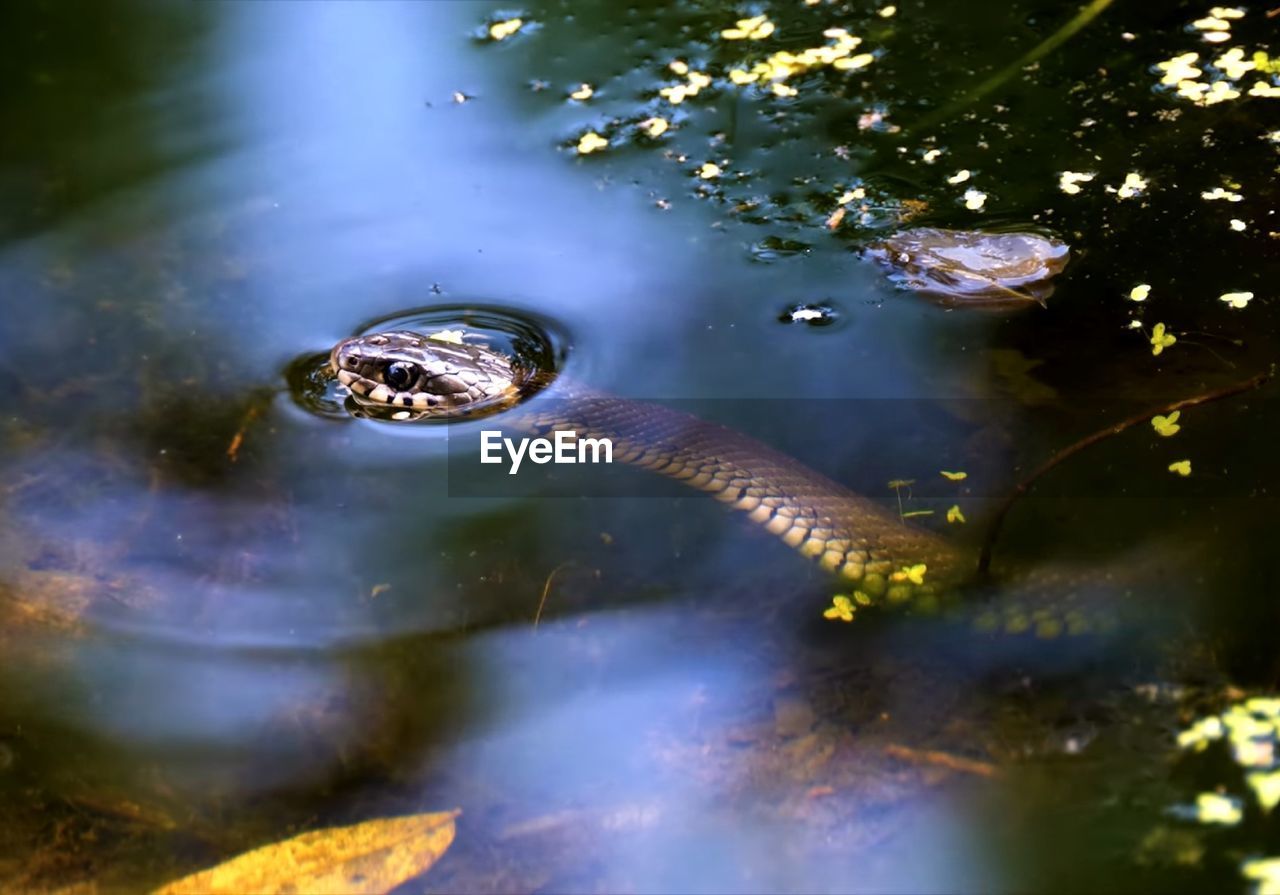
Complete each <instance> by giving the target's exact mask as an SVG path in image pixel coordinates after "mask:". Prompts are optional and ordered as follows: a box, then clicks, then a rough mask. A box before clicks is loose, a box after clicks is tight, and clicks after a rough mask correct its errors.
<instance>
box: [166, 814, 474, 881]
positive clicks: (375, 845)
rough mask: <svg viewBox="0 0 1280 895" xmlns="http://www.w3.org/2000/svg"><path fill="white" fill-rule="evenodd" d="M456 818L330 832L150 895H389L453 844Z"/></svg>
mask: <svg viewBox="0 0 1280 895" xmlns="http://www.w3.org/2000/svg"><path fill="white" fill-rule="evenodd" d="M458 814H459V812H458V811H441V812H437V813H434V814H415V815H411V816H409V817H387V818H379V819H377V820H370V821H365V822H364V823H360V824H355V825H354V826H350V827H328V828H327V829H323V830H313V831H311V832H310V833H303V834H302V835H300V836H295V837H293V838H292V839H286V840H284V841H283V842H275V843H272V844H271V845H264V846H262V847H261V848H257V849H254V850H253V851H250V852H246V853H245V854H242V855H240V856H238V857H235V858H232V859H231V860H229V861H226V862H224V863H222V864H219V865H218V866H217V867H212V868H210V869H209V870H204V871H201V872H200V873H194V874H192V875H191V876H185V877H183V878H182V879H180V880H177V881H176V882H172V883H169V884H168V885H167V886H163V887H161V888H159V889H157V890H156V891H155V892H154V893H153V895H195V893H201V895H222V893H228V895H230V893H241V892H256V893H264V895H274V893H286V892H344V893H346V892H350V893H366V892H367V893H376V892H387V891H389V890H391V889H394V888H395V887H397V886H399V885H400V884H401V883H403V882H405V881H406V880H409V879H412V878H413V877H415V876H420V875H421V874H423V873H425V872H426V871H427V869H428V868H430V867H431V865H432V864H434V863H435V862H436V861H437V860H439V858H440V856H441V855H443V854H444V853H445V850H446V849H448V848H449V845H450V844H451V843H452V842H453V836H454V832H455V826H454V818H455V817H457V816H458Z"/></svg>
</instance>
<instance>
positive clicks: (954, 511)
mask: <svg viewBox="0 0 1280 895" xmlns="http://www.w3.org/2000/svg"><path fill="white" fill-rule="evenodd" d="M947 521H948V522H959V523H961V524H963V523H964V521H965V518H964V513H962V512H960V505H959V504H955V505H953V506H952V507H951V509H949V510H947Z"/></svg>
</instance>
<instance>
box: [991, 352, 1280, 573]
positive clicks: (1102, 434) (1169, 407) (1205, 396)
mask: <svg viewBox="0 0 1280 895" xmlns="http://www.w3.org/2000/svg"><path fill="white" fill-rule="evenodd" d="M1274 373H1275V368H1274V367H1273V368H1272V369H1271V370H1268V371H1267V372H1266V373H1259V374H1257V375H1256V376H1251V377H1249V378H1248V379H1245V380H1242V381H1240V382H1236V383H1234V384H1232V385H1228V386H1224V387H1222V388H1220V389H1215V390H1214V391H1210V392H1203V393H1202V394H1199V395H1193V396H1191V397H1190V398H1182V399H1181V400H1178V401H1174V402H1173V403H1171V404H1164V405H1162V406H1160V407H1153V408H1150V409H1148V410H1144V411H1142V413H1139V414H1137V415H1136V416H1131V417H1129V418H1128V419H1126V420H1122V421H1120V422H1118V423H1115V424H1114V425H1111V426H1108V427H1107V428H1105V429H1101V430H1099V431H1097V432H1094V433H1093V434H1092V435H1088V436H1086V437H1084V438H1082V439H1080V440H1079V441H1077V442H1075V443H1074V444H1070V445H1068V446H1067V447H1065V448H1063V449H1062V450H1060V451H1058V453H1056V454H1054V455H1053V456H1052V457H1050V458H1049V459H1048V460H1046V461H1045V462H1044V463H1043V464H1041V466H1040V467H1039V468H1038V469H1036V470H1035V471H1034V472H1032V473H1031V475H1029V476H1027V477H1026V478H1025V479H1023V480H1022V481H1021V482H1019V483H1018V484H1017V486H1016V487H1015V488H1014V489H1013V493H1011V494H1010V495H1009V496H1008V497H1006V498H1005V501H1004V503H1003V504H1001V506H1000V509H999V510H997V511H996V514H995V516H993V517H992V519H991V524H990V525H989V526H988V527H987V537H986V540H984V541H983V543H982V553H981V554H980V555H979V556H978V574H979V575H985V574H987V570H988V569H990V567H991V552H992V550H994V549H995V543H996V538H997V537H999V535H1000V527H1001V526H1002V525H1003V524H1004V518H1005V516H1007V515H1009V511H1010V510H1011V509H1013V505H1014V504H1015V503H1017V502H1018V498H1020V497H1022V495H1024V494H1026V493H1027V492H1028V491H1029V490H1031V486H1032V485H1034V484H1035V483H1036V482H1037V481H1038V480H1039V479H1040V477H1041V476H1043V475H1044V474H1045V473H1047V472H1049V471H1050V470H1051V469H1053V468H1054V467H1056V466H1058V465H1060V464H1061V463H1062V462H1063V461H1065V460H1067V459H1069V458H1070V457H1073V456H1075V455H1076V454H1078V453H1080V452H1081V451H1083V450H1084V449H1085V448H1087V447H1091V446H1093V445H1095V444H1097V443H1098V442H1099V441H1102V440H1103V439H1106V438H1110V437H1112V436H1113V435H1119V434H1120V433H1121V432H1123V431H1125V430H1126V429H1131V428H1133V427H1134V426H1137V425H1140V424H1142V423H1145V422H1146V421H1147V420H1149V419H1151V418H1152V417H1153V416H1157V415H1165V416H1167V415H1168V414H1170V413H1173V412H1174V411H1175V410H1182V409H1183V408H1184V407H1195V406H1196V405H1197V404H1208V403H1209V402H1210V401H1219V400H1221V399H1222V398H1230V397H1231V396H1232V395H1238V394H1240V393H1241V392H1247V391H1252V390H1253V389H1256V388H1260V387H1261V386H1262V385H1263V384H1265V383H1266V382H1267V381H1268V380H1270V379H1271V377H1272V376H1273V375H1274Z"/></svg>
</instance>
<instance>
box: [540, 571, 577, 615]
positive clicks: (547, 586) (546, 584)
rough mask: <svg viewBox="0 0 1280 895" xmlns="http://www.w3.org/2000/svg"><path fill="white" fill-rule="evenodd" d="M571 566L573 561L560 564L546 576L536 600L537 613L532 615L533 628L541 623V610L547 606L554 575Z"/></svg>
mask: <svg viewBox="0 0 1280 895" xmlns="http://www.w3.org/2000/svg"><path fill="white" fill-rule="evenodd" d="M571 565H573V560H569V561H568V562H562V563H560V565H558V566H556V567H555V568H554V569H552V570H551V574H549V575H548V576H547V580H546V581H545V582H543V584H542V597H541V598H539V600H538V611H537V612H535V613H534V615H533V626H534V628H537V627H538V622H540V621H542V609H543V607H544V606H546V605H547V594H549V593H551V582H552V581H554V580H555V577H556V575H557V574H559V572H560V571H561V570H562V569H567V568H568V567H569V566H571Z"/></svg>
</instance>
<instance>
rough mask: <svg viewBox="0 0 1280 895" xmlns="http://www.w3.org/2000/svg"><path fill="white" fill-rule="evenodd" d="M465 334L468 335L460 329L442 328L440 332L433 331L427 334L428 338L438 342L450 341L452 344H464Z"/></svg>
mask: <svg viewBox="0 0 1280 895" xmlns="http://www.w3.org/2000/svg"><path fill="white" fill-rule="evenodd" d="M464 336H466V332H465V331H463V330H460V329H442V330H440V331H439V332H436V333H432V334H431V335H429V336H427V338H428V339H432V340H434V341H436V342H448V343H449V344H451V345H461V344H463V337H464Z"/></svg>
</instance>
